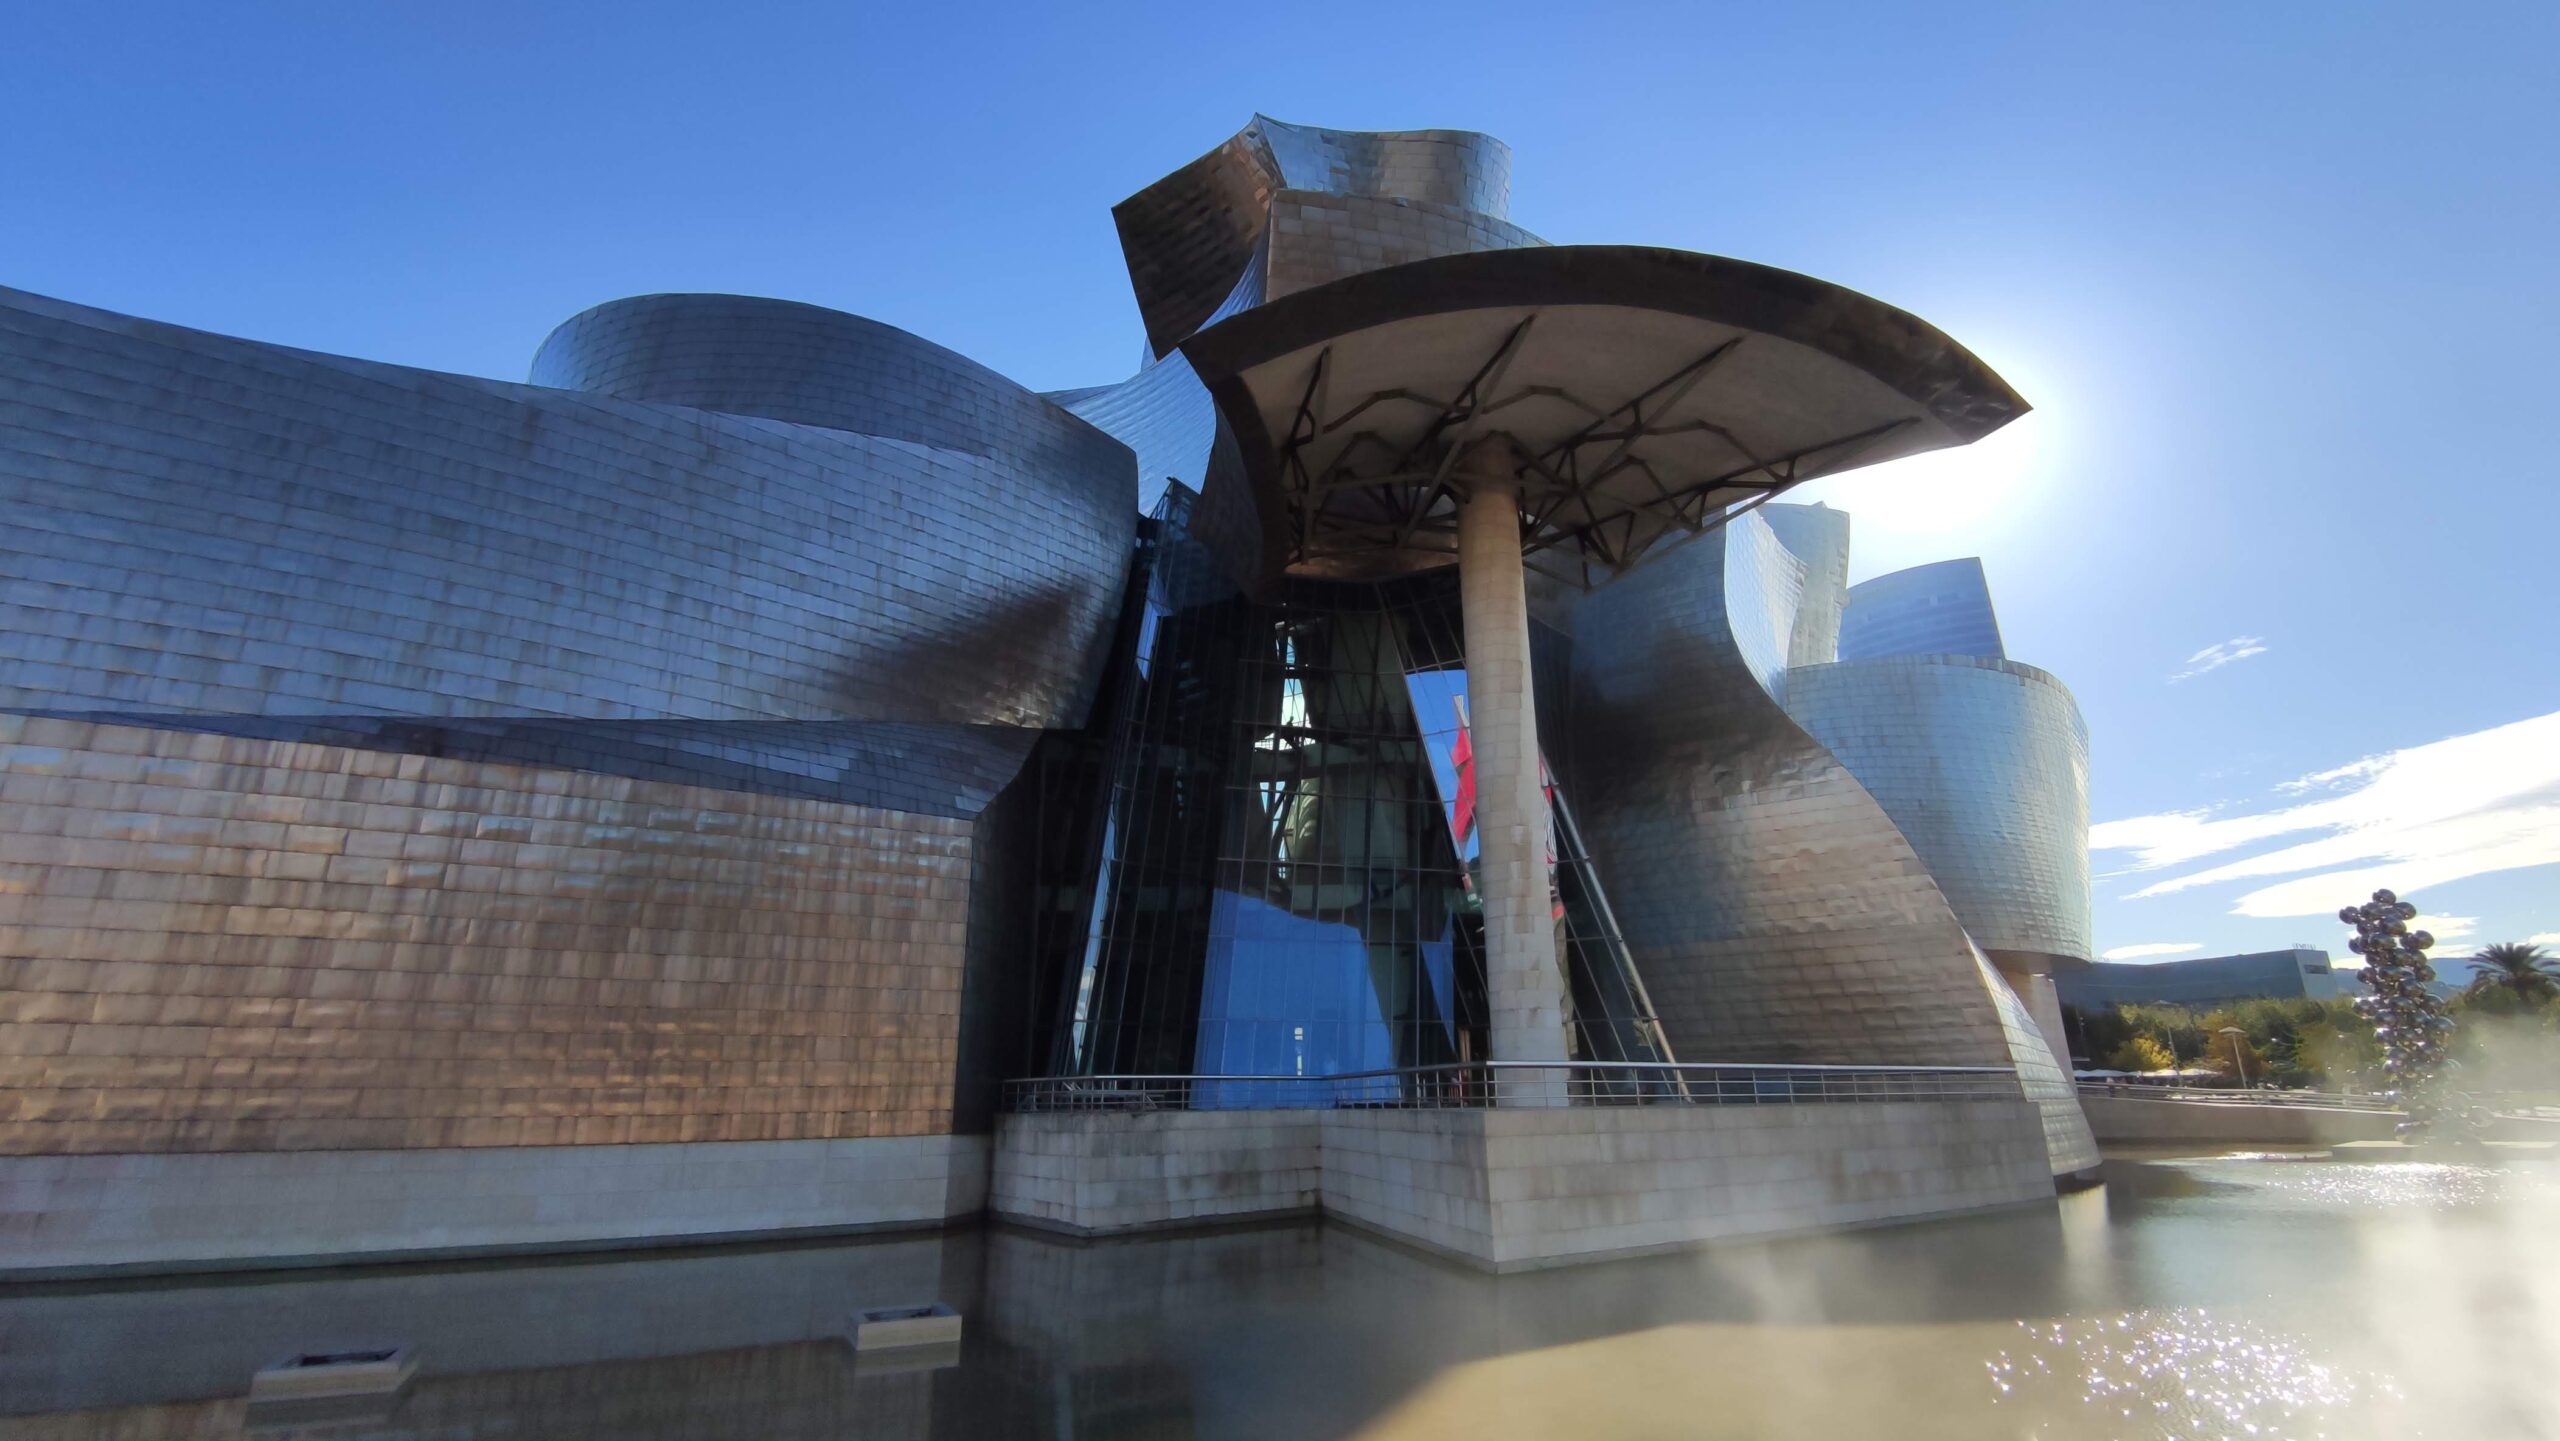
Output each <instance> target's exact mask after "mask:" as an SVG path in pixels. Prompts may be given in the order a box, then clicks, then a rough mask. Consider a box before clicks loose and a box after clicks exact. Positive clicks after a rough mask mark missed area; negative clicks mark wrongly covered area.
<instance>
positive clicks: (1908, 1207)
mask: <svg viewBox="0 0 2560 1441" xmlns="http://www.w3.org/2000/svg"><path fill="white" fill-rule="evenodd" d="M1259 1114H1260V1120H1261V1124H1263V1125H1265V1126H1297V1127H1303V1128H1304V1132H1303V1133H1301V1132H1300V1131H1296V1130H1292V1131H1289V1132H1287V1133H1286V1134H1285V1135H1277V1134H1275V1136H1274V1138H1273V1140H1274V1142H1275V1149H1272V1150H1252V1149H1239V1150H1235V1151H1234V1152H1233V1154H1232V1155H1230V1156H1228V1157H1226V1160H1227V1162H1228V1163H1229V1164H1233V1165H1237V1166H1240V1167H1243V1168H1246V1169H1247V1171H1248V1174H1245V1175H1241V1176H1237V1177H1234V1178H1231V1179H1230V1180H1229V1181H1228V1182H1227V1183H1226V1185H1225V1187H1224V1189H1223V1191H1222V1195H1223V1196H1225V1197H1228V1198H1232V1199H1233V1200H1234V1201H1235V1202H1236V1204H1231V1205H1225V1206H1222V1207H1221V1208H1220V1209H1218V1210H1216V1211H1214V1212H1212V1211H1205V1210H1200V1209H1197V1208H1188V1207H1187V1206H1186V1202H1185V1200H1184V1193H1185V1192H1186V1191H1188V1190H1192V1189H1195V1188H1196V1186H1197V1184H1198V1183H1197V1182H1195V1181H1193V1180H1191V1179H1190V1178H1191V1177H1192V1176H1193V1175H1194V1174H1195V1167H1197V1166H1198V1165H1200V1164H1202V1163H1203V1162H1204V1161H1205V1160H1207V1159H1209V1158H1212V1157H1214V1156H1216V1155H1217V1153H1218V1152H1219V1151H1221V1150H1225V1149H1227V1148H1229V1147H1230V1146H1231V1144H1232V1138H1233V1137H1235V1136H1237V1135H1239V1134H1240V1133H1241V1130H1242V1127H1243V1126H1245V1125H1246V1124H1248V1123H1247V1121H1246V1119H1245V1117H1243V1116H1241V1115H1236V1114H1229V1115H1226V1116H1218V1117H1216V1118H1215V1123H1214V1124H1213V1125H1209V1126H1198V1125H1168V1124H1166V1123H1167V1122H1169V1121H1183V1120H1190V1119H1193V1117H1192V1116H1189V1115H1176V1116H1130V1115H1112V1114H1098V1113H1097V1114H1088V1115H1067V1116H1057V1115H1048V1116H1011V1117H1007V1118H1006V1120H1005V1122H1004V1124H1003V1126H1002V1127H1001V1128H1000V1129H999V1131H998V1133H997V1137H996V1143H995V1145H996V1160H995V1171H996V1177H997V1180H996V1183H995V1186H994V1188H993V1190H992V1191H991V1193H990V1197H989V1204H990V1207H991V1209H993V1210H994V1211H995V1213H996V1214H998V1215H1000V1216H1015V1217H1021V1218H1024V1219H1030V1220H1034V1221H1036V1222H1038V1223H1040V1224H1044V1225H1050V1226H1056V1227H1059V1228H1061V1229H1071V1230H1084V1231H1093V1232H1103V1231H1125V1230H1139V1229H1147V1228H1150V1227H1157V1226H1163V1225H1167V1224H1175V1223H1179V1222H1182V1221H1186V1220H1198V1219H1202V1218H1203V1217H1205V1216H1208V1215H1236V1214H1245V1213H1246V1207H1245V1205H1244V1204H1242V1202H1243V1198H1246V1197H1250V1196H1253V1195H1256V1194H1260V1195H1263V1196H1265V1197H1266V1198H1269V1200H1270V1201H1272V1202H1277V1201H1280V1200H1282V1199H1286V1200H1287V1201H1288V1204H1286V1205H1280V1204H1271V1205H1270V1206H1269V1209H1272V1210H1293V1209H1302V1208H1303V1207H1304V1206H1305V1205H1306V1204H1307V1202H1306V1201H1305V1200H1301V1199H1298V1198H1299V1197H1302V1196H1305V1195H1307V1194H1308V1190H1302V1189H1300V1188H1301V1187H1305V1186H1307V1184H1308V1183H1307V1180H1306V1177H1307V1176H1308V1167H1307V1165H1306V1164H1305V1163H1306V1162H1309V1161H1311V1162H1312V1163H1313V1165H1312V1170H1313V1184H1312V1186H1311V1187H1309V1190H1312V1192H1313V1193H1314V1194H1315V1195H1317V1196H1320V1198H1321V1204H1322V1207H1323V1210H1324V1212H1325V1214H1326V1215H1328V1216H1333V1217H1338V1218H1340V1219H1342V1220H1345V1221H1349V1222H1352V1223H1354V1224H1357V1225H1361V1226H1365V1227H1367V1228H1369V1229H1372V1230H1376V1231H1380V1232H1383V1233H1385V1234H1388V1235H1391V1236H1395V1237H1397V1238H1399V1239H1402V1240H1405V1241H1409V1242H1414V1243H1417V1244H1420V1245H1422V1246H1425V1247H1427V1248H1429V1249H1431V1250H1434V1251H1438V1252H1441V1253H1444V1254H1446V1255H1449V1256H1451V1257H1454V1258H1456V1259H1460V1260H1464V1261H1467V1262H1469V1263H1471V1264H1474V1265H1477V1266H1481V1267H1484V1268H1487V1269H1491V1270H1497V1271H1507V1270H1522V1269H1533V1268H1536V1267H1540V1266H1550V1265H1564V1264H1570V1263H1573V1262H1577V1261H1585V1260H1594V1259H1598V1258H1601V1257H1604V1256H1615V1255H1630V1254H1636V1253H1641V1252H1646V1251H1657V1250H1670V1249H1676V1248H1680V1247H1685V1246H1693V1245H1698V1244H1702V1243H1707V1242H1713V1241H1719V1240H1733V1239H1741V1238H1745V1237H1755V1236H1776V1235H1786V1234H1794V1233H1801V1232H1806V1231H1816V1230H1825V1229H1832V1228H1840V1227H1852V1226H1866V1225H1875V1224H1880V1223H1884V1222H1888V1221H1895V1220H1901V1219H1907V1218H1910V1217H1915V1216H1924V1215H1937V1214H1944V1213H1948V1212H1954V1211H1965V1210H1977V1209H1983V1208H1987V1207H1993V1206H2004V1205H2015V1204H2021V1203H2025V1202H2031V1201H2039V1200H2044V1199H2047V1198H2049V1197H2051V1195H2052V1194H2053V1184H2052V1179H2051V1173H2050V1171H2048V1169H2047V1157H2046V1151H2045V1146H2044V1144H2043V1140H2042V1137H2041V1134H2040V1132H2039V1130H2038V1127H2037V1123H2036V1116H2035V1112H2034V1110H2033V1109H2032V1107H2031V1106H2030V1105H2029V1104H2028V1103H2027V1102H2025V1101H1921V1102H1889V1103H1844V1104H1831V1105H1792V1106H1652V1107H1624V1108H1622V1107H1576V1108H1553V1109H1524V1110H1502V1109H1496V1110H1442V1111H1393V1110H1380V1111H1363V1110H1344V1111H1312V1112H1285V1111H1284V1112H1263V1113H1259ZM1269 1155H1279V1156H1283V1157H1285V1158H1286V1160H1284V1161H1282V1162H1280V1163H1279V1165H1273V1164H1271V1163H1269V1162H1266V1161H1264V1160H1263V1159H1262V1158H1263V1157H1265V1156H1269ZM1102 1158H1108V1159H1102ZM1280 1166H1285V1167H1286V1169H1285V1170H1282V1169H1280V1168H1279V1167H1280ZM1033 1168H1037V1170H1038V1172H1039V1174H1038V1175H1037V1177H1036V1181H1033V1180H1031V1179H1029V1178H1032V1177H1033ZM1009 1172H1010V1173H1012V1174H1013V1175H1015V1176H1016V1177H1018V1178H1025V1179H1017V1180H1015V1181H1013V1182H1011V1183H1010V1184H1009V1183H1008V1181H1007V1179H1006V1177H1007V1175H1008V1173H1009ZM1071 1201H1072V1204H1071Z"/></svg>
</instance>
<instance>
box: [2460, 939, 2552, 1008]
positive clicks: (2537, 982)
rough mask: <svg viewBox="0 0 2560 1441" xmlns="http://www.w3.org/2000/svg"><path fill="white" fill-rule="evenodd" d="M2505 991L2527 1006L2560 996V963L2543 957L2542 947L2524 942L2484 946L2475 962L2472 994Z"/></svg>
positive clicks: (2472, 975)
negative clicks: (2511, 993)
mask: <svg viewBox="0 0 2560 1441" xmlns="http://www.w3.org/2000/svg"><path fill="white" fill-rule="evenodd" d="M2501 990H2503V991H2513V992H2514V993H2515V998H2516V999H2517V1000H2519V1001H2522V1002H2524V1003H2525V1004H2527V1005H2537V1004H2540V1003H2541V1002H2544V1001H2548V1000H2550V999H2552V998H2553V997H2555V996H2560V961H2555V960H2553V959H2551V958H2549V957H2547V956H2545V955H2543V954H2542V947H2540V946H2528V945H2526V944H2524V943H2523V942H2521V941H2500V942H2498V943H2497V944H2495V945H2490V946H2483V947H2481V948H2480V953H2479V954H2478V955H2476V956H2473V957H2472V958H2471V985H2470V987H2469V991H2470V994H2472V995H2475V996H2476V995H2480V994H2483V993H2484V992H2488V991H2501Z"/></svg>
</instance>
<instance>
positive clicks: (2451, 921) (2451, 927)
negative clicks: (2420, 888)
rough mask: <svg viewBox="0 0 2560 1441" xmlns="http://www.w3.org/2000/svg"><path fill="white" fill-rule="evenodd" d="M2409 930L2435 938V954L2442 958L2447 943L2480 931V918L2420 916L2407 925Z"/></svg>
mask: <svg viewBox="0 0 2560 1441" xmlns="http://www.w3.org/2000/svg"><path fill="white" fill-rule="evenodd" d="M2409 929H2411V930H2413V931H2425V932H2426V933H2427V934H2428V935H2431V936H2433V937H2435V938H2436V947H2437V950H2436V954H2437V955H2438V956H2442V955H2443V954H2444V950H2443V947H2444V946H2445V944H2446V943H2447V942H2451V941H2458V940H2461V939H2462V938H2463V937H2464V936H2467V935H2470V934H2471V933H2472V932H2474V931H2476V930H2478V929H2480V918H2479V917H2478V916H2420V917H2418V918H2417V919H2416V920H2414V921H2411V922H2410V923H2409Z"/></svg>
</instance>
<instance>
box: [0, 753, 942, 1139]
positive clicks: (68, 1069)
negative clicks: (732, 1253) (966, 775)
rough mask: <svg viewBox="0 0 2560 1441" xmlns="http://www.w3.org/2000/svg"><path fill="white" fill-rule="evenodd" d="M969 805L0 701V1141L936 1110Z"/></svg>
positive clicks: (478, 1135) (604, 1130)
mask: <svg viewBox="0 0 2560 1441" xmlns="http://www.w3.org/2000/svg"><path fill="white" fill-rule="evenodd" d="M969 864H970V827H969V824H968V823H967V822H963V821H954V820H948V819H943V818H939V817H928V816H915V815H907V814H901V813H897V812H889V811H879V810H873V809H870V808H865V807H855V806H839V805H830V804H827V803H824V802H817V801H807V800H797V799H788V798H780V797H771V796H756V795H746V794H740V793H736V792H728V791H712V790H706V789H702V788H698V787H687V786H676V785H667V784H662V783H657V782H646V781H634V780H630V779H627V778H623V777H617V776H598V775H590V774H585V773H580V772H572V771H544V770H534V769H529V768H525V767H519V766H503V765H488V764H482V763H477V762H469V761H454V760H444V759H437V758H433V757H425V756H401V755H394V754H388V753H383V752H375V751H360V750H351V749H345V748H340V747H327V746H315V745H295V744H288V743H283V742H277V741H266V740H246V739H240V738H236V737H229V736H217V735H203V734H191V733H188V732H183V731H173V730H157V729H145V728H141V727H132V726H111V725H98V724H93V723H89V722H81V721H65V720H51V719H42V718H29V717H19V716H0V1018H5V1024H0V1088H4V1089H0V1095H4V1096H5V1102H6V1108H7V1109H6V1118H5V1119H0V1153H7V1154H15V1155H30V1154H74V1153H86V1152H110V1151H142V1152H154V1151H238V1150H269V1149H273V1150H313V1149H343V1148H368V1149H369V1148H385V1147H388V1148H404V1147H433V1146H512V1145H524V1146H539V1145H554V1144H565V1143H592V1142H631V1141H716V1140H778V1139H791V1138H800V1137H846V1136H896V1135H920V1134H926V1133H930V1132H934V1131H938V1130H945V1129H948V1126H949V1120H950V1110H951V1097H952V1070H953V1057H954V1055H955V1053H956V1046H957V1039H956V1038H957V1035H958V1024H959V1015H958V1013H959V999H960V991H961V980H962V968H963V960H964V957H963V941H964V936H963V933H964V930H965V921H966V913H967V907H968V875H969Z"/></svg>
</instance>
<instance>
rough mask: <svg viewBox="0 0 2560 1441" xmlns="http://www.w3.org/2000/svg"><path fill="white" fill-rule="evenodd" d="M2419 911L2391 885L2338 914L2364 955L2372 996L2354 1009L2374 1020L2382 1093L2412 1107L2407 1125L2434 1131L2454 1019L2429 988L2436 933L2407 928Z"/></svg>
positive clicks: (2351, 945)
mask: <svg viewBox="0 0 2560 1441" xmlns="http://www.w3.org/2000/svg"><path fill="white" fill-rule="evenodd" d="M2417 915H2418V908H2417V907H2416V906H2413V905H2411V904H2409V903H2408V902H2407V901H2404V900H2402V899H2400V898H2399V897H2398V896H2396V895H2394V894H2392V893H2391V892H2390V891H2388V890H2380V891H2375V892H2374V893H2373V899H2372V900H2370V901H2367V902H2366V903H2365V904H2363V905H2361V906H2346V907H2343V908H2341V909H2340V910H2339V912H2338V919H2339V920H2341V921H2344V922H2346V923H2347V924H2348V925H2351V926H2353V927H2355V928H2356V938H2355V939H2354V940H2352V941H2349V942H2347V949H2348V950H2350V951H2352V952H2354V953H2355V954H2357V955H2360V956H2362V957H2364V984H2365V988H2366V991H2367V994H2365V995H2363V996H2359V997H2357V999H2356V1013H2357V1014H2358V1015H2361V1016H2363V1017H2364V1018H2365V1019H2366V1020H2368V1021H2371V1022H2372V1023H2373V1034H2374V1037H2375V1039H2377V1040H2379V1041H2380V1042H2381V1043H2382V1070H2383V1074H2384V1076H2385V1077H2386V1078H2387V1084H2386V1089H2385V1090H2384V1092H2383V1094H2384V1095H2385V1096H2386V1097H2388V1098H2389V1099H2391V1100H2393V1101H2396V1102H2398V1103H2399V1104H2400V1106H2401V1107H2402V1109H2404V1110H2406V1111H2407V1112H2408V1113H2409V1119H2408V1121H2407V1122H2406V1123H2404V1124H2403V1125H2402V1127H2401V1130H2402V1131H2403V1132H2404V1133H2407V1134H2411V1135H2419V1134H2423V1133H2425V1132H2427V1131H2429V1130H2430V1129H2432V1128H2433V1127H2434V1125H2435V1123H2436V1121H2437V1119H2438V1116H2437V1111H2438V1105H2437V1102H2436V1097H2435V1082H2436V1080H2437V1078H2438V1076H2439V1075H2440V1074H2441V1073H2442V1071H2443V1069H2444V1065H2445V1048H2446V1043H2447V1042H2448V1041H2450V1040H2451V1039H2452V1036H2453V1018H2452V1017H2451V1016H2449V1015H2447V1014H2445V1009H2444V1003H2443V1002H2442V1001H2439V1000H2437V999H2436V994H2435V992H2433V991H2431V990H2429V989H2427V983H2428V982H2430V981H2432V980H2434V979H2435V978H2436V973H2435V968H2434V967H2433V966H2430V965H2428V964H2427V948H2428V947H2429V946H2432V945H2434V944H2435V943H2436V938H2435V937H2434V936H2432V935H2429V934H2428V933H2427V932H2425V931H2413V930H2411V929H2409V922H2411V921H2412V920H2415V919H2416V918H2417Z"/></svg>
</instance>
